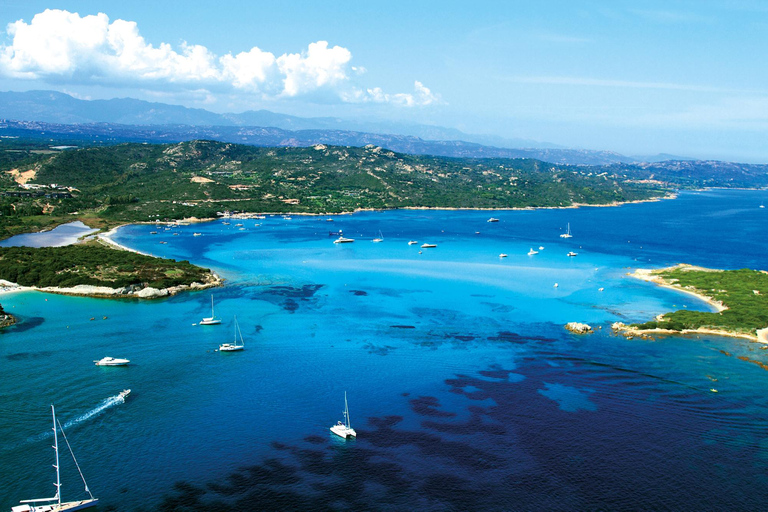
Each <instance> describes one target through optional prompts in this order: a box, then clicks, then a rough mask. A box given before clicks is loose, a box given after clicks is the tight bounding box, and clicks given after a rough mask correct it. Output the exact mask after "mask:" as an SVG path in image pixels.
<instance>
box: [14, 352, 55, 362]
mask: <svg viewBox="0 0 768 512" xmlns="http://www.w3.org/2000/svg"><path fill="white" fill-rule="evenodd" d="M51 355H53V352H51V351H49V350H43V351H42V352H17V353H15V354H6V356H5V358H6V359H8V360H9V361H23V360H25V359H32V358H38V357H49V356H51Z"/></svg>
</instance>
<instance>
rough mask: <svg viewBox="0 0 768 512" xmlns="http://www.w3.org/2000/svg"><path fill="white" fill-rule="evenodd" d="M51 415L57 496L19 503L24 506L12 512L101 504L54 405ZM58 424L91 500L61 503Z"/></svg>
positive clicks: (50, 511) (57, 510)
mask: <svg viewBox="0 0 768 512" xmlns="http://www.w3.org/2000/svg"><path fill="white" fill-rule="evenodd" d="M51 415H52V416H53V450H54V451H55V452H56V464H54V466H53V467H55V468H56V483H55V484H53V485H54V486H55V487H56V496H54V497H53V498H38V499H34V500H22V501H20V502H19V503H23V505H17V506H15V507H11V512H65V511H66V512H70V511H72V510H82V509H84V508H89V507H95V506H96V505H97V504H98V502H99V500H98V499H96V498H94V497H93V494H91V491H90V490H89V489H88V484H87V483H85V477H84V476H83V472H82V471H80V465H79V464H78V463H77V459H76V458H75V454H74V453H73V452H72V447H71V446H69V441H67V435H66V434H65V433H64V429H63V428H61V423H59V422H58V421H56V410H55V409H54V408H53V404H51ZM57 424H58V427H59V429H60V430H61V435H62V436H64V441H66V443H67V447H68V448H69V453H71V454H72V460H74V461H75V466H77V470H78V471H79V472H80V478H82V479H83V485H84V486H85V492H87V493H88V496H90V498H89V499H85V500H78V501H61V476H60V475H59V436H58V431H57V429H56V425H57ZM30 503H43V504H42V505H30Z"/></svg>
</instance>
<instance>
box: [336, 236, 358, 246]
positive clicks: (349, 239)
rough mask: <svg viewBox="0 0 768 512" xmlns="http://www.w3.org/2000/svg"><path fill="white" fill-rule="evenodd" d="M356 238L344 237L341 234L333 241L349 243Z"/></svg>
mask: <svg viewBox="0 0 768 512" xmlns="http://www.w3.org/2000/svg"><path fill="white" fill-rule="evenodd" d="M354 241H355V239H354V238H344V237H343V236H340V237H339V238H337V239H336V240H334V241H333V243H335V244H348V243H352V242H354Z"/></svg>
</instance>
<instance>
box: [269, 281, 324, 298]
mask: <svg viewBox="0 0 768 512" xmlns="http://www.w3.org/2000/svg"><path fill="white" fill-rule="evenodd" d="M323 286H325V285H322V284H305V285H304V286H302V287H301V288H296V287H294V286H270V287H269V288H267V289H266V290H264V292H263V293H264V294H265V295H276V296H278V297H292V298H295V299H309V298H311V297H314V295H315V294H316V293H317V291H318V290H320V288H322V287H323Z"/></svg>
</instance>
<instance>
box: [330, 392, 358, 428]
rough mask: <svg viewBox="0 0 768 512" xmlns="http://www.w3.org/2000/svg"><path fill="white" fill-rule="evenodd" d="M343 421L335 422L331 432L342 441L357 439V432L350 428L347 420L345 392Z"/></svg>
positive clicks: (347, 410)
mask: <svg viewBox="0 0 768 512" xmlns="http://www.w3.org/2000/svg"><path fill="white" fill-rule="evenodd" d="M342 414H343V415H344V421H339V422H337V423H336V424H335V425H334V426H332V427H331V432H333V433H334V434H336V435H337V436H339V437H343V438H344V439H346V438H348V437H357V432H355V431H354V429H353V428H352V422H351V421H350V420H349V407H348V406H347V392H346V391H345V392H344V412H343V413H342Z"/></svg>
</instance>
